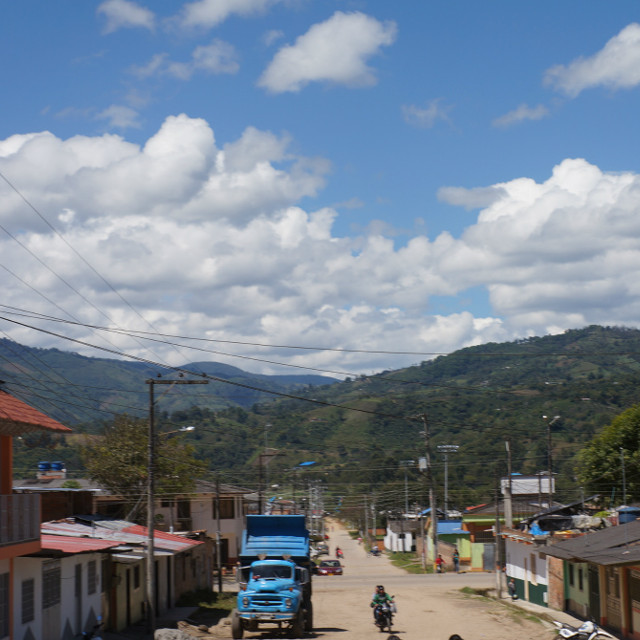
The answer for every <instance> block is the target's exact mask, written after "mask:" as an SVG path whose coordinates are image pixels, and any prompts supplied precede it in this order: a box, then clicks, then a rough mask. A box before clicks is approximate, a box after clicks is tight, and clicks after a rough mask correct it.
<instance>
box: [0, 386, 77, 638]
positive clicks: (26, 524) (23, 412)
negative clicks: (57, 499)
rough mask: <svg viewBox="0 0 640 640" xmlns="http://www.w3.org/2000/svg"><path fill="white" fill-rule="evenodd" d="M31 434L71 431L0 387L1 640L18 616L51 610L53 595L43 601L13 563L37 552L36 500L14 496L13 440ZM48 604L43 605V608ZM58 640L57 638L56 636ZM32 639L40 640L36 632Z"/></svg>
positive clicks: (11, 630)
mask: <svg viewBox="0 0 640 640" xmlns="http://www.w3.org/2000/svg"><path fill="white" fill-rule="evenodd" d="M34 431H45V432H46V431H48V432H53V433H58V434H61V433H69V432H70V431H71V429H69V428H68V427H65V426H64V425H63V424H61V423H59V422H57V421H56V420H53V419H52V418H49V417H48V416H46V415H45V414H43V413H41V412H40V411H37V410H36V409H34V408H33V407H30V406H29V405H28V404H26V403H24V402H22V401H21V400H18V399H17V398H14V397H13V396H12V395H11V394H9V393H7V392H6V391H4V390H1V389H0V639H1V640H5V639H11V640H13V639H14V638H16V639H17V638H20V640H22V638H23V637H24V636H22V635H17V634H16V628H15V627H16V625H17V624H18V620H21V619H22V612H23V611H25V615H26V616H27V617H28V616H29V615H30V614H29V611H31V609H34V608H35V607H39V608H40V609H43V608H44V609H48V608H50V607H51V606H56V605H57V604H58V602H56V600H58V596H57V594H56V593H55V592H54V593H53V594H52V595H47V596H46V600H45V598H44V595H45V594H44V588H43V589H41V590H38V591H36V583H35V580H34V582H27V583H26V584H23V580H22V576H21V574H20V572H19V571H18V570H17V569H16V560H17V559H19V558H20V557H22V556H24V555H27V554H34V553H38V552H40V551H41V549H42V546H41V541H40V496H37V495H14V494H13V438H14V437H16V436H20V435H22V434H25V433H30V432H34ZM45 604H46V605H47V606H46V607H44V606H43V605H45ZM58 637H60V636H59V635H58ZM35 638H43V636H42V635H40V634H36V635H35Z"/></svg>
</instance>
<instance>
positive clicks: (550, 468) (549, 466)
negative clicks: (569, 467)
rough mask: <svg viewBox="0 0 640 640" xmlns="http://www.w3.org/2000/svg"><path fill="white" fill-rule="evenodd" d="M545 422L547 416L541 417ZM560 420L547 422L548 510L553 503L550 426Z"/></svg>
mask: <svg viewBox="0 0 640 640" xmlns="http://www.w3.org/2000/svg"><path fill="white" fill-rule="evenodd" d="M542 417H543V418H544V419H545V420H546V419H547V416H542ZM557 420H560V416H553V418H552V419H551V420H549V422H547V472H548V474H549V504H548V508H549V509H551V506H552V501H553V465H552V459H551V425H552V424H553V423H554V422H556V421H557Z"/></svg>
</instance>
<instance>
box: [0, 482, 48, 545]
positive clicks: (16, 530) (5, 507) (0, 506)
mask: <svg viewBox="0 0 640 640" xmlns="http://www.w3.org/2000/svg"><path fill="white" fill-rule="evenodd" d="M39 539H40V496H39V495H37V494H35V493H25V494H16V493H14V494H12V495H2V496H0V546H7V545H10V544H20V543H22V542H32V541H34V540H39Z"/></svg>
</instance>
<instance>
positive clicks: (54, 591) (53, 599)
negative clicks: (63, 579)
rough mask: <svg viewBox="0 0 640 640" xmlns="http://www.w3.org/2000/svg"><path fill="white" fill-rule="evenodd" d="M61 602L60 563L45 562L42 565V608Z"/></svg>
mask: <svg viewBox="0 0 640 640" xmlns="http://www.w3.org/2000/svg"><path fill="white" fill-rule="evenodd" d="M57 604H60V565H59V564H58V563H55V564H45V565H44V566H43V567H42V608H43V609H48V608H49V607H54V606H55V605H57Z"/></svg>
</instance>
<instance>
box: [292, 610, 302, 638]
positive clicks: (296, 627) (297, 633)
mask: <svg viewBox="0 0 640 640" xmlns="http://www.w3.org/2000/svg"><path fill="white" fill-rule="evenodd" d="M303 634H304V613H302V609H300V611H298V615H297V616H296V619H295V620H294V622H293V624H292V625H291V637H292V638H302V636H303Z"/></svg>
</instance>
